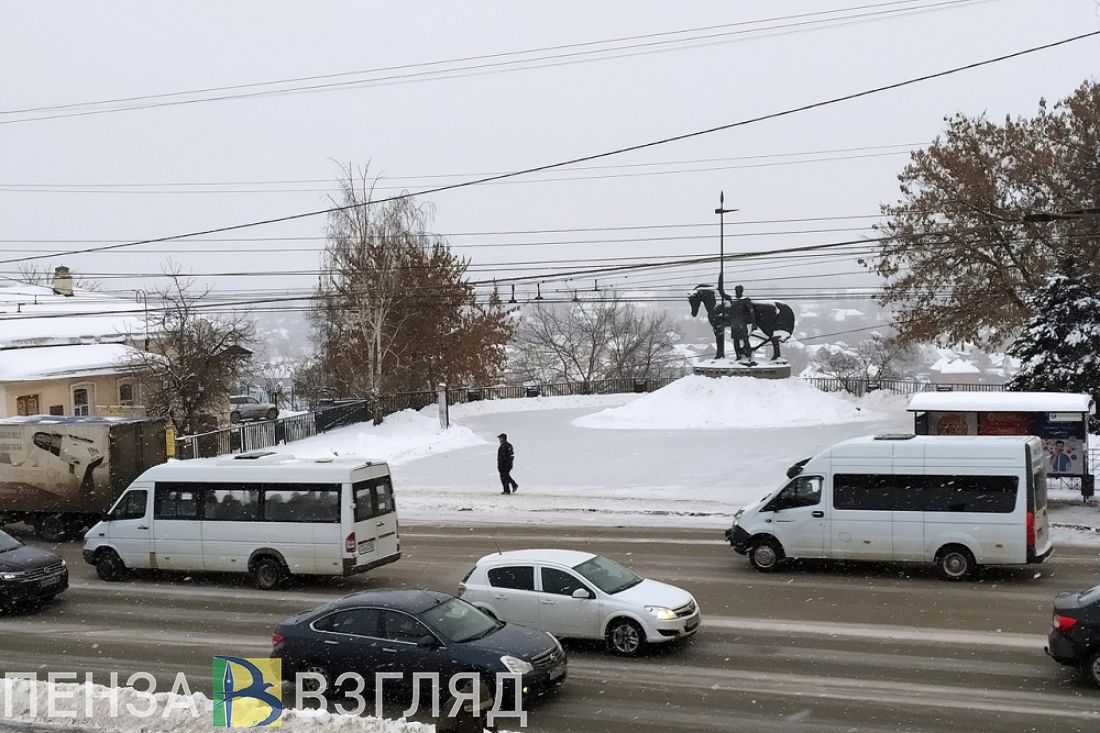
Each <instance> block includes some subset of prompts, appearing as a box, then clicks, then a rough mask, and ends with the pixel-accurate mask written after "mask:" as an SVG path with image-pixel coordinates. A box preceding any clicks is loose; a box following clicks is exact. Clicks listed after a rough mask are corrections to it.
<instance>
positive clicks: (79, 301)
mask: <svg viewBox="0 0 1100 733" xmlns="http://www.w3.org/2000/svg"><path fill="white" fill-rule="evenodd" d="M144 330H145V310H144V305H143V304H141V303H138V302H137V301H135V300H130V299H126V298H120V297H117V296H114V295H107V294H103V293H96V292H92V291H88V290H80V289H76V290H74V292H73V295H72V296H71V297H70V296H63V295H58V294H56V293H54V291H53V289H52V288H47V287H42V286H40V285H27V284H25V283H21V282H18V281H16V280H11V279H4V278H0V348H10V347H23V346H46V345H50V344H79V343H88V342H95V341H121V340H122V339H124V338H125V337H126V335H128V334H136V335H141V334H143V333H144Z"/></svg>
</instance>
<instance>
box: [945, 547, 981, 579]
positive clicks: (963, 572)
mask: <svg viewBox="0 0 1100 733" xmlns="http://www.w3.org/2000/svg"><path fill="white" fill-rule="evenodd" d="M936 569H937V570H939V573H940V577H941V578H943V579H944V580H968V579H970V578H973V577H974V575H975V574H976V573H977V571H978V564H977V563H976V562H974V556H973V555H972V554H970V550H968V549H966V548H965V547H963V546H962V545H947V546H946V547H943V548H940V551H939V553H938V554H937V555H936Z"/></svg>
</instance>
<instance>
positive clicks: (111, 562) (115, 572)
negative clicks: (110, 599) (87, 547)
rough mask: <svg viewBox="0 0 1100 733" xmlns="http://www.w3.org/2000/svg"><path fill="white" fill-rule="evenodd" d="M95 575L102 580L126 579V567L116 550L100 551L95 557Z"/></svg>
mask: <svg viewBox="0 0 1100 733" xmlns="http://www.w3.org/2000/svg"><path fill="white" fill-rule="evenodd" d="M95 573H96V575H98V576H99V579H100V580H106V581H108V582H113V581H116V580H122V579H123V578H124V577H126V565H125V564H124V563H123V562H122V558H121V557H119V556H118V553H117V552H115V551H114V550H100V551H99V552H98V553H96V556H95Z"/></svg>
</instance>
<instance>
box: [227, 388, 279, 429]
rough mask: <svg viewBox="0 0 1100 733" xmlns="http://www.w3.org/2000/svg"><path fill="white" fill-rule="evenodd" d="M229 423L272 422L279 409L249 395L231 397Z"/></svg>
mask: <svg viewBox="0 0 1100 733" xmlns="http://www.w3.org/2000/svg"><path fill="white" fill-rule="evenodd" d="M229 405H230V408H229V422H232V423H238V422H246V421H249V420H274V419H275V418H277V417H278V416H279V408H278V407H276V406H275V405H273V404H271V403H270V402H261V401H260V400H258V399H256V398H255V397H253V396H251V395H233V396H232V397H230V398H229Z"/></svg>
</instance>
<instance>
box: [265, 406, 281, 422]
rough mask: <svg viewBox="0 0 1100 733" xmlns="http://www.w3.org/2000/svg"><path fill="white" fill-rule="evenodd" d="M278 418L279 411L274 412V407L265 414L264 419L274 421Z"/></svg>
mask: <svg viewBox="0 0 1100 733" xmlns="http://www.w3.org/2000/svg"><path fill="white" fill-rule="evenodd" d="M278 416H279V411H278V410H276V409H275V408H274V407H272V408H271V409H270V410H268V411H267V413H266V414H265V418H266V419H268V420H274V419H275V418H277V417H278Z"/></svg>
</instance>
